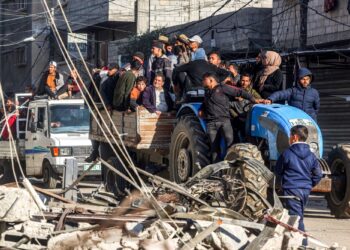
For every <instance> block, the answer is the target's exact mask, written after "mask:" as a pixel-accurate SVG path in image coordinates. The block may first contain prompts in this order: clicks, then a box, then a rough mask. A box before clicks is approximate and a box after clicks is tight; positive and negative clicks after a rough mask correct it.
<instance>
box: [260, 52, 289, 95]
mask: <svg viewBox="0 0 350 250" xmlns="http://www.w3.org/2000/svg"><path fill="white" fill-rule="evenodd" d="M260 58H261V62H262V65H263V69H262V70H261V71H260V72H259V73H258V76H257V78H256V81H255V83H254V88H255V89H256V90H257V91H258V92H259V94H260V95H261V97H262V98H263V99H266V98H268V97H269V96H270V95H271V94H272V93H273V92H275V91H278V90H281V88H282V83H283V74H282V71H281V70H280V68H279V67H280V65H281V62H282V59H281V56H280V55H279V54H278V53H276V52H274V51H265V52H262V53H261V54H260Z"/></svg>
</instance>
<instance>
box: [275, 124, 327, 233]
mask: <svg viewBox="0 0 350 250" xmlns="http://www.w3.org/2000/svg"><path fill="white" fill-rule="evenodd" d="M307 137H308V130H307V128H306V127H305V126H302V125H297V126H294V127H292V128H291V130H290V138H289V143H290V145H291V146H290V147H289V148H288V149H287V150H286V151H284V152H283V154H282V155H281V156H280V157H279V159H278V161H277V163H276V167H275V174H276V176H277V180H280V181H281V187H282V190H283V195H284V196H295V197H296V198H294V199H287V200H286V202H285V206H286V208H287V209H288V210H289V214H290V215H298V216H300V220H299V227H298V228H299V230H302V231H305V226H304V209H305V205H306V203H307V201H308V198H309V194H310V191H311V189H312V187H314V186H316V185H317V183H319V181H320V180H321V178H322V171H321V168H320V165H319V163H318V160H317V158H316V156H315V155H314V154H313V153H312V152H311V151H310V147H309V145H308V144H306V143H305V142H306V140H307Z"/></svg>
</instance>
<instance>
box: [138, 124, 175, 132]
mask: <svg viewBox="0 0 350 250" xmlns="http://www.w3.org/2000/svg"><path fill="white" fill-rule="evenodd" d="M173 129H174V125H160V126H159V125H144V124H140V134H143V132H144V131H168V133H169V134H170V133H171V132H172V131H173Z"/></svg>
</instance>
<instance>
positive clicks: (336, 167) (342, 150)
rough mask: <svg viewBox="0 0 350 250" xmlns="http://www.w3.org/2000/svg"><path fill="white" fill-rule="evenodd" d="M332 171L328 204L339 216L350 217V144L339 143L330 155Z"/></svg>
mask: <svg viewBox="0 0 350 250" xmlns="http://www.w3.org/2000/svg"><path fill="white" fill-rule="evenodd" d="M328 163H329V166H330V169H331V172H332V188H331V192H330V193H329V194H327V195H326V198H327V202H328V206H329V208H330V210H331V214H333V215H334V216H335V217H337V218H350V145H337V146H336V147H335V148H333V150H332V151H331V152H330V153H329V155H328Z"/></svg>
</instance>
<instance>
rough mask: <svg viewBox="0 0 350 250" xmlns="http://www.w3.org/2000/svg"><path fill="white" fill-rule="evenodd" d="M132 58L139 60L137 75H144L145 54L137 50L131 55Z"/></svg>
mask: <svg viewBox="0 0 350 250" xmlns="http://www.w3.org/2000/svg"><path fill="white" fill-rule="evenodd" d="M132 60H133V61H134V60H136V61H139V62H140V64H141V67H140V69H139V73H138V76H144V75H145V68H144V67H143V65H144V62H145V54H143V53H142V52H140V51H137V52H135V53H134V55H133V56H132Z"/></svg>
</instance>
